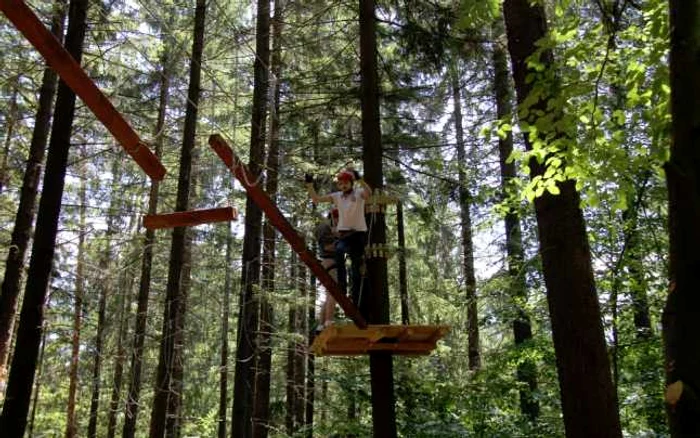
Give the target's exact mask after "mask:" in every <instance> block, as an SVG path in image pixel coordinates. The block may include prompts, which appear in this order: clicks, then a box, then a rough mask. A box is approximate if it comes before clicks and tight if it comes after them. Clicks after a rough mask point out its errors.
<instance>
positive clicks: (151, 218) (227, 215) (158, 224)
mask: <svg viewBox="0 0 700 438" xmlns="http://www.w3.org/2000/svg"><path fill="white" fill-rule="evenodd" d="M237 218H238V212H236V209H235V208H233V207H223V208H210V209H206V210H192V211H178V212H175V213H166V214H149V215H147V216H144V218H143V226H144V227H146V228H148V229H149V230H155V229H160V228H175V227H192V226H195V225H200V224H208V223H213V222H229V221H235V220H236V219H237Z"/></svg>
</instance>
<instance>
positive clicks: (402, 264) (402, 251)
mask: <svg viewBox="0 0 700 438" xmlns="http://www.w3.org/2000/svg"><path fill="white" fill-rule="evenodd" d="M396 233H397V239H398V244H399V296H400V297H401V324H405V325H408V324H410V323H411V318H410V314H409V308H410V306H409V301H408V275H407V272H406V237H405V235H404V219H403V202H401V201H399V202H398V203H397V204H396Z"/></svg>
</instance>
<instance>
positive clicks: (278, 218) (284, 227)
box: [209, 134, 367, 329]
mask: <svg viewBox="0 0 700 438" xmlns="http://www.w3.org/2000/svg"><path fill="white" fill-rule="evenodd" d="M209 145H210V146H211V148H212V149H214V151H215V152H216V154H217V155H218V156H219V158H221V160H222V161H223V162H224V164H226V167H228V168H229V170H230V171H231V173H233V175H234V176H235V177H236V178H238V181H240V183H241V184H242V185H243V187H244V188H245V190H246V192H247V193H248V196H250V198H251V199H252V200H253V201H255V203H256V204H257V205H258V207H260V209H261V210H262V211H264V212H265V214H266V215H267V218H268V219H269V220H270V223H271V224H272V225H274V227H275V228H277V229H278V230H279V232H280V234H282V237H284V239H285V240H286V241H287V242H289V245H290V246H291V247H292V249H293V250H294V251H295V252H296V253H297V254H299V258H300V259H301V260H302V261H303V262H304V263H306V265H307V266H308V267H309V269H311V272H313V273H314V275H315V276H316V278H318V280H319V281H320V282H321V284H323V286H324V287H325V288H326V290H327V291H328V293H330V294H331V295H332V296H333V298H335V300H336V301H337V302H338V305H340V307H341V308H342V309H343V311H344V312H345V315H347V317H348V318H350V319H352V321H353V322H354V323H355V324H356V325H357V327H359V328H361V329H364V328H366V327H367V322H366V321H365V319H364V318H363V317H362V315H361V314H360V311H359V310H358V309H357V307H356V306H355V305H354V304H353V303H352V301H350V300H349V299H348V297H347V296H345V294H344V293H343V292H342V291H341V290H340V287H339V286H338V283H336V282H335V280H333V278H332V277H331V276H330V275H329V274H328V272H326V270H325V269H324V268H323V266H321V263H319V261H318V260H317V259H316V256H315V255H314V253H313V252H311V250H309V249H308V248H307V247H306V242H304V239H303V238H302V237H301V236H300V235H299V233H297V232H296V230H295V229H294V227H293V226H292V224H290V223H289V221H288V220H287V218H285V217H284V215H283V214H282V212H281V211H280V210H279V208H277V206H276V205H275V204H274V203H273V202H272V200H271V199H270V197H269V196H267V193H265V191H264V190H263V189H262V188H261V186H260V184H258V181H257V179H256V177H255V176H253V175H252V174H251V173H250V171H249V170H248V168H247V167H246V166H245V164H243V163H242V162H241V160H240V159H239V158H238V156H237V155H236V154H234V153H233V150H231V147H230V146H229V145H228V143H227V142H226V140H224V138H223V137H221V136H220V135H218V134H213V135H212V136H210V137H209Z"/></svg>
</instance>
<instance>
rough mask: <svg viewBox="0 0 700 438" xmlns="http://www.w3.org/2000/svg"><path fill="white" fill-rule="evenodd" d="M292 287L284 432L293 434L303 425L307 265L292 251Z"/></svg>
mask: <svg viewBox="0 0 700 438" xmlns="http://www.w3.org/2000/svg"><path fill="white" fill-rule="evenodd" d="M291 278H292V279H293V280H295V286H296V287H298V288H299V292H300V294H299V296H298V297H297V298H296V300H293V301H292V302H291V303H290V304H289V306H290V307H289V334H290V336H291V339H290V341H289V342H288V343H287V387H286V392H287V412H286V426H287V435H291V436H294V435H295V434H297V433H299V431H300V430H301V429H302V427H303V425H304V413H305V403H304V395H305V385H304V374H305V373H304V370H305V366H304V363H305V362H306V361H305V358H306V356H305V350H306V347H305V345H304V343H303V342H301V341H300V339H303V338H304V333H305V332H306V330H305V329H304V319H305V317H306V313H305V309H306V307H305V306H304V305H303V304H300V303H301V302H302V301H304V302H305V301H306V296H305V295H306V289H307V287H306V267H305V266H304V264H303V263H301V262H300V261H299V259H298V257H297V256H296V254H295V253H294V254H292V275H291Z"/></svg>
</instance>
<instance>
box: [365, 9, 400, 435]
mask: <svg viewBox="0 0 700 438" xmlns="http://www.w3.org/2000/svg"><path fill="white" fill-rule="evenodd" d="M359 7H360V14H359V15H360V77H361V82H360V103H361V108H362V143H363V149H362V162H363V165H364V172H365V179H366V180H367V183H368V184H369V185H370V187H372V188H373V189H381V188H382V187H383V186H384V173H383V162H382V133H381V130H380V120H379V81H378V77H377V35H376V18H375V15H374V13H375V11H374V9H375V3H374V0H360V2H359ZM367 225H368V227H371V229H372V232H371V234H370V240H369V242H368V243H369V244H379V245H384V244H385V243H386V220H385V217H384V213H372V214H371V215H370V217H369V221H368V224H367ZM367 281H368V283H369V288H370V290H371V293H369V294H366V295H369V299H368V300H367V301H369V318H368V320H369V321H368V322H369V323H370V324H386V323H388V322H389V294H388V289H389V288H388V285H387V263H386V259H385V258H383V257H378V258H372V259H369V260H367ZM369 366H370V378H371V387H372V423H373V435H374V437H375V438H391V437H396V436H397V430H396V407H395V397H394V371H393V357H392V355H391V354H387V353H372V354H370V356H369Z"/></svg>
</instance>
